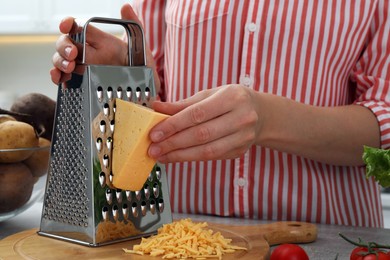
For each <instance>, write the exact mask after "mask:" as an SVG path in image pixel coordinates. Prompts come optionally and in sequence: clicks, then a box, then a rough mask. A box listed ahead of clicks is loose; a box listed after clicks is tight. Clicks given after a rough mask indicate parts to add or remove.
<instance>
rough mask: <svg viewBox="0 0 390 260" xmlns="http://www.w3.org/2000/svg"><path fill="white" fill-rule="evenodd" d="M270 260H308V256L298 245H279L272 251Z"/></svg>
mask: <svg viewBox="0 0 390 260" xmlns="http://www.w3.org/2000/svg"><path fill="white" fill-rule="evenodd" d="M270 260H309V256H308V255H307V254H306V252H305V250H303V248H302V247H300V246H298V245H295V244H281V245H279V246H277V247H276V248H275V249H274V250H272V253H271V257H270Z"/></svg>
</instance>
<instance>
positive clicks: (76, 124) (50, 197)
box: [43, 88, 89, 226]
mask: <svg viewBox="0 0 390 260" xmlns="http://www.w3.org/2000/svg"><path fill="white" fill-rule="evenodd" d="M60 91H61V92H62V95H60V96H61V97H62V98H61V99H60V100H59V102H60V104H59V105H60V109H59V110H58V111H59V113H58V115H57V117H56V120H57V121H58V124H57V126H58V128H57V129H56V131H55V132H56V133H57V134H56V137H57V141H56V142H55V143H54V149H53V150H54V152H53V153H52V155H51V158H52V159H51V165H50V167H51V169H52V170H51V175H50V179H49V182H50V183H51V185H49V186H48V188H47V191H46V193H47V195H46V201H45V203H46V204H47V206H48V207H45V211H44V212H43V216H44V217H45V218H47V219H50V220H53V221H57V222H62V223H68V224H72V225H77V226H86V225H88V205H87V202H88V200H89V199H88V194H87V192H86V191H87V179H86V178H85V176H88V174H87V173H88V172H89V169H88V167H87V166H86V164H85V162H86V159H87V154H86V152H88V148H87V147H86V143H85V141H84V138H80V137H85V136H87V134H88V128H87V127H86V116H85V115H84V113H85V110H84V109H83V107H85V105H83V104H82V101H83V93H82V92H83V89H81V88H77V89H60ZM75 169H77V171H75ZM76 191H77V192H76Z"/></svg>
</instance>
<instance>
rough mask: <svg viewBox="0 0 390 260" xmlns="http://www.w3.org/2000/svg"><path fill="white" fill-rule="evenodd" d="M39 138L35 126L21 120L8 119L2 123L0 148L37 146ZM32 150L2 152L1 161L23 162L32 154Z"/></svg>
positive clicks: (0, 125) (0, 154)
mask: <svg viewBox="0 0 390 260" xmlns="http://www.w3.org/2000/svg"><path fill="white" fill-rule="evenodd" d="M38 142H39V138H38V137H37V136H36V134H35V130H34V128H33V127H32V126H31V125H29V124H27V123H24V122H20V121H6V122H4V123H2V124H0V149H15V148H29V147H37V146H38ZM31 154H32V151H29V150H21V151H10V152H0V162H5V163H14V162H21V161H23V160H25V159H27V158H28V157H29V156H31Z"/></svg>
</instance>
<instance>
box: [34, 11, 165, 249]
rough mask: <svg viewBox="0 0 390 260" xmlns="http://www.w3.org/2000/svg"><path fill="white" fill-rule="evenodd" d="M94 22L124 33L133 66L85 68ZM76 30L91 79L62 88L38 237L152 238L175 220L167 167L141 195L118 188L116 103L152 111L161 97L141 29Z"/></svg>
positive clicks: (82, 240)
mask: <svg viewBox="0 0 390 260" xmlns="http://www.w3.org/2000/svg"><path fill="white" fill-rule="evenodd" d="M90 23H105V24H116V25H120V26H123V27H124V29H125V31H126V34H127V36H128V43H129V44H128V46H129V66H112V65H92V64H87V63H86V61H85V57H86V55H85V51H86V48H85V44H86V40H85V39H86V35H87V34H86V31H87V26H88V25H89V24H90ZM74 30H76V31H74V32H72V33H70V36H71V38H72V39H73V41H74V42H75V44H76V45H79V47H80V48H82V50H83V55H82V60H81V64H80V65H78V68H82V69H83V71H84V72H83V73H81V74H76V73H73V75H72V79H71V80H69V81H67V82H65V83H64V84H63V85H60V86H59V89H58V96H57V108H56V115H55V123H54V129H53V138H52V146H51V158H50V166H49V171H48V177H47V183H46V191H45V197H44V204H43V210H42V219H41V224H40V230H39V231H38V234H40V235H44V236H49V237H53V238H58V239H62V240H66V241H70V242H75V243H79V244H83V245H88V246H100V245H105V244H111V243H115V242H120V241H124V240H129V239H134V238H139V237H142V236H147V235H150V234H153V233H155V232H156V231H157V229H158V228H159V227H161V226H162V225H163V224H165V223H170V222H171V221H172V215H171V208H170V203H169V194H168V186H167V179H166V173H165V168H164V165H160V164H158V163H157V164H156V165H155V166H154V169H153V170H152V172H151V173H150V175H149V178H148V180H147V181H146V182H145V184H144V186H143V189H142V190H140V191H125V190H120V189H116V188H115V187H114V186H113V185H112V183H111V181H112V176H113V173H112V172H111V154H112V149H113V147H115V140H113V139H112V136H113V132H114V131H115V121H114V120H115V98H120V99H123V100H127V101H129V102H135V103H139V104H142V105H145V106H148V105H149V103H150V102H151V100H152V99H153V98H154V97H155V96H156V91H155V87H154V79H153V71H152V69H150V68H148V67H146V66H145V64H146V62H145V51H144V38H143V37H144V36H143V32H142V28H141V27H140V26H139V25H138V24H137V23H135V22H133V21H125V20H119V19H108V18H101V17H94V18H91V19H89V20H88V21H87V22H85V24H84V25H83V26H79V27H78V28H74ZM75 71H76V70H75ZM134 124H137V122H134ZM129 170H131V169H129Z"/></svg>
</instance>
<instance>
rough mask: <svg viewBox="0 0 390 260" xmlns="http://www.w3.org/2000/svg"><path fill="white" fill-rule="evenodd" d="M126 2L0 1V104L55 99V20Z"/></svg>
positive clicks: (104, 11) (389, 193)
mask: <svg viewBox="0 0 390 260" xmlns="http://www.w3.org/2000/svg"><path fill="white" fill-rule="evenodd" d="M126 2H130V3H131V0H82V1H80V0H29V1H25V0H12V1H9V0H0V3H1V5H0V6H1V8H0V107H1V108H5V109H8V108H9V107H10V105H11V104H12V102H13V100H14V99H15V98H16V97H18V96H20V95H23V94H26V93H29V92H39V93H43V94H45V95H47V96H49V97H51V98H52V99H56V95H57V86H56V85H54V84H53V83H52V82H51V80H50V75H49V70H50V69H51V67H52V63H51V58H52V55H53V53H54V51H55V41H56V39H57V38H58V36H59V35H60V34H59V30H58V25H59V22H60V21H61V20H62V19H63V18H64V17H66V16H73V17H77V18H79V19H88V18H90V17H94V16H101V17H110V18H120V8H121V6H122V4H123V3H126ZM116 29H117V28H113V31H112V32H113V33H117V31H116ZM108 30H111V28H108ZM382 201H383V208H384V216H385V226H386V227H387V228H390V190H386V192H383V193H382Z"/></svg>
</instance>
